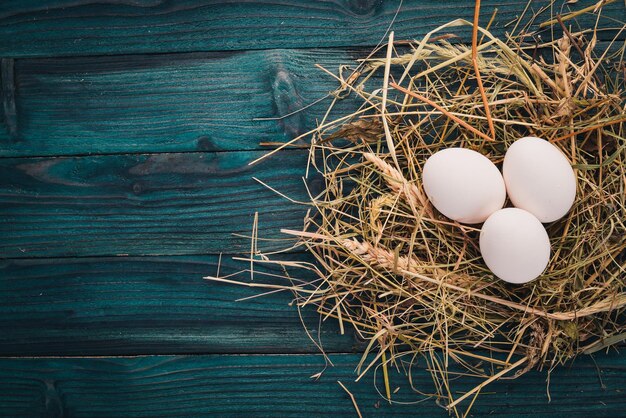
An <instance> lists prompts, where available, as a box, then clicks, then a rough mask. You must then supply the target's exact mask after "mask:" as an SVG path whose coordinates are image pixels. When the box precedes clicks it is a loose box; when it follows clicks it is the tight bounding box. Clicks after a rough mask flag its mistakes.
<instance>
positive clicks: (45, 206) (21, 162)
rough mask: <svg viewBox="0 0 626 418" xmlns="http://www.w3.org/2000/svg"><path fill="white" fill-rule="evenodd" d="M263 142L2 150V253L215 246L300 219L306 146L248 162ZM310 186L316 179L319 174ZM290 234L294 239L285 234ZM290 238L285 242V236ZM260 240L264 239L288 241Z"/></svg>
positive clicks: (226, 247) (271, 234)
mask: <svg viewBox="0 0 626 418" xmlns="http://www.w3.org/2000/svg"><path fill="white" fill-rule="evenodd" d="M261 155H263V153H261V152H229V153H219V152H218V153H215V152H214V153H186V154H153V155H145V154H140V155H109V156H97V157H73V158H37V159H19V158H18V159H13V158H6V159H0V178H1V179H2V182H0V236H2V240H1V241H0V258H12V257H53V256H63V257H67V256H93V255H118V254H126V255H162V254H165V255H172V254H217V253H220V252H230V253H233V254H235V253H239V252H242V251H248V250H249V248H250V239H248V238H240V237H237V236H234V235H233V234H244V235H247V236H250V234H251V232H252V224H253V218H254V213H255V211H259V227H258V230H259V237H261V238H265V239H272V238H283V239H284V238H285V236H284V235H282V236H281V235H280V233H279V230H280V228H283V227H284V228H302V225H303V217H304V214H305V212H306V207H305V206H301V205H296V204H291V203H289V202H288V201H287V200H285V199H284V198H283V197H280V196H278V195H277V194H276V193H274V192H272V191H270V190H268V189H267V188H265V187H264V186H262V185H260V184H258V183H257V182H255V181H254V180H253V178H252V177H257V178H259V179H261V180H263V181H265V182H266V183H267V184H269V185H271V186H273V187H275V188H277V189H278V190H280V191H281V192H282V193H284V194H286V195H287V196H291V197H292V198H296V199H300V200H302V201H304V200H305V199H306V198H307V197H306V190H305V187H304V184H303V182H302V179H301V177H302V176H303V175H304V170H305V168H306V160H307V156H308V155H307V152H303V151H287V152H284V153H282V154H281V156H280V158H271V159H267V160H265V161H263V162H261V163H260V164H257V165H254V166H250V165H248V163H249V162H251V161H252V160H254V159H255V158H258V157H260V156H261ZM310 187H311V190H312V191H313V193H315V192H316V190H318V188H319V183H318V182H317V181H316V180H312V182H311V184H310ZM288 242H293V241H292V240H288ZM288 242H287V243H288ZM287 243H285V242H284V241H279V242H275V241H262V242H261V241H260V243H259V248H264V249H272V248H284V247H285V246H287Z"/></svg>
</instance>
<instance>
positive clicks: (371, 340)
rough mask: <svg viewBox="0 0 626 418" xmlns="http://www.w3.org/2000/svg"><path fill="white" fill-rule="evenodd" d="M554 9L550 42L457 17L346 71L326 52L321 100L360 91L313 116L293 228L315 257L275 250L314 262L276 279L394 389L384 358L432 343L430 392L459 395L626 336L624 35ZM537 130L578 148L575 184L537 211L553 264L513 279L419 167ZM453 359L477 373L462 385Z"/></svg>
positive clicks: (572, 155)
mask: <svg viewBox="0 0 626 418" xmlns="http://www.w3.org/2000/svg"><path fill="white" fill-rule="evenodd" d="M552 23H554V24H555V25H556V24H557V22H552ZM558 23H559V24H560V26H561V27H562V36H561V35H559V36H558V37H557V38H556V39H553V40H551V41H547V42H541V41H539V40H538V39H536V38H534V40H533V38H532V37H529V36H527V35H524V33H526V31H525V30H524V28H522V29H520V30H519V31H518V32H517V33H518V34H517V35H515V36H509V37H507V38H506V39H499V38H497V37H495V36H493V35H492V34H491V33H490V32H489V30H487V29H483V28H478V27H477V26H475V25H473V24H472V23H470V22H467V21H463V20H457V21H454V22H451V23H449V24H446V25H444V26H442V27H440V28H438V29H437V30H435V31H433V32H431V33H430V34H429V35H427V36H426V37H425V38H424V39H422V40H420V41H414V42H410V43H406V42H403V43H394V42H393V36H391V37H390V42H389V43H388V44H387V45H383V46H381V47H380V48H379V49H378V50H377V51H374V52H373V53H372V54H370V55H369V56H368V57H366V58H365V59H363V60H359V61H358V62H357V63H355V65H354V66H353V67H350V66H344V67H342V68H341V70H340V71H339V74H338V75H335V74H333V73H331V72H330V71H327V70H325V71H327V72H328V73H329V74H331V75H332V76H333V77H335V78H336V79H337V81H338V83H339V88H338V90H337V91H335V92H333V95H332V98H331V101H332V104H331V109H329V112H328V113H327V115H330V114H332V112H331V111H332V108H333V106H337V103H340V102H341V100H343V99H345V98H346V97H347V96H350V97H351V98H358V100H360V101H361V103H362V105H361V106H360V108H359V109H358V110H357V111H355V112H352V113H350V114H344V115H340V117H337V118H333V120H329V119H330V117H327V118H326V119H324V120H322V121H320V123H319V125H318V127H317V128H316V129H315V130H314V131H312V132H309V133H308V134H307V135H310V145H309V149H310V156H311V158H310V160H309V166H308V168H307V173H308V176H309V177H314V176H316V175H317V176H321V178H323V184H324V187H323V190H322V192H321V193H319V194H317V195H315V196H311V201H310V202H309V204H310V205H312V206H313V207H314V210H312V211H310V214H309V215H308V216H307V217H306V219H305V227H304V229H303V230H302V231H284V232H285V233H287V234H292V235H295V236H297V237H298V245H300V246H303V247H306V249H307V250H308V251H309V252H310V253H311V254H313V255H314V256H315V258H316V260H317V263H315V264H309V263H301V262H298V261H276V262H277V263H279V264H280V263H282V264H283V265H285V266H289V267H293V266H297V267H301V268H303V269H305V270H307V271H309V272H313V273H314V274H315V275H316V277H315V279H314V280H312V281H305V282H299V281H289V282H287V283H286V284H285V285H284V288H286V289H290V290H291V291H293V292H294V294H295V301H296V302H297V304H298V306H300V307H304V306H309V305H314V306H315V307H316V309H317V311H318V312H319V313H320V315H322V316H323V317H332V318H336V320H337V321H339V324H340V326H341V328H342V330H343V329H344V327H345V326H351V327H353V328H354V330H355V331H356V333H358V335H360V336H361V337H362V338H363V339H365V340H366V341H367V342H368V344H367V345H366V347H365V353H364V355H363V360H362V361H361V363H360V364H359V367H358V369H357V372H358V373H359V375H363V374H365V373H366V372H367V371H368V370H371V369H372V368H373V367H374V368H377V367H381V368H382V371H383V375H384V382H385V392H386V394H385V396H386V397H389V398H391V391H390V387H389V382H388V374H387V369H388V368H389V367H393V366H394V365H396V364H397V362H398V361H399V359H401V358H417V357H420V356H421V357H424V358H425V359H426V363H427V365H428V367H427V368H428V370H429V371H430V372H431V373H432V376H433V378H434V381H435V383H436V384H435V386H434V387H435V388H436V391H435V392H436V393H435V394H434V395H433V396H436V397H437V398H438V400H439V401H440V402H441V403H442V404H443V405H445V406H446V407H447V408H449V409H451V410H454V411H456V407H457V405H458V404H459V402H461V401H463V400H465V399H468V398H469V399H468V402H469V401H470V400H471V399H472V397H473V396H475V395H477V394H478V393H479V392H480V390H481V389H482V387H484V386H485V385H486V384H488V383H490V382H492V381H494V380H497V379H498V378H500V377H503V376H505V375H507V376H518V375H520V374H523V373H524V372H526V371H528V370H530V369H532V368H543V367H547V366H549V367H548V368H552V367H553V366H555V365H559V364H562V363H564V362H565V361H567V360H569V359H572V358H573V357H574V356H576V355H578V354H581V353H592V352H595V351H598V350H602V349H604V348H606V347H608V346H610V345H612V344H615V343H617V342H620V341H622V340H623V339H624V338H626V337H625V334H624V332H625V329H624V328H625V327H626V324H625V321H624V316H623V314H624V307H625V306H626V293H625V281H626V260H625V257H624V251H625V248H626V224H625V223H626V192H625V191H626V139H625V134H626V132H625V126H624V122H625V121H626V112H625V107H624V100H623V87H624V77H623V75H624V73H623V71H624V63H623V61H622V59H621V57H622V56H623V54H624V47H623V45H622V46H621V49H620V48H619V47H616V45H615V44H614V43H611V44H610V45H608V48H607V47H606V45H605V46H604V47H603V48H601V49H599V48H597V47H596V36H595V34H596V31H595V30H593V29H591V30H584V31H578V32H573V31H568V30H567V28H566V26H565V25H564V24H563V21H562V20H559V22H558ZM460 26H470V27H473V28H474V31H475V34H474V37H473V40H474V42H473V45H472V46H466V45H464V44H461V43H457V42H455V38H454V37H451V36H450V35H449V33H450V32H451V31H454V29H455V28H458V27H460ZM558 27H559V26H557V28H558ZM438 35H443V36H438ZM378 55H381V56H378ZM529 135H530V136H537V137H541V138H544V139H546V140H548V141H549V142H550V143H552V144H553V145H555V146H557V147H558V148H559V149H560V150H561V151H562V152H563V154H564V155H565V156H566V157H567V158H568V159H569V160H570V162H571V165H572V167H573V169H574V171H575V175H576V177H577V197H576V201H575V203H574V205H573V207H572V208H571V210H570V211H569V213H568V214H567V215H566V216H565V217H564V218H562V219H560V220H558V221H556V222H553V223H550V224H546V225H545V227H546V229H547V231H548V234H549V236H550V243H551V247H552V252H551V259H550V262H549V265H548V267H547V269H546V270H545V271H544V273H543V274H542V275H541V276H540V277H539V278H537V279H536V280H534V281H532V282H530V283H527V284H524V285H513V284H508V283H505V282H503V281H501V280H499V279H498V278H497V277H495V276H494V275H493V274H492V273H491V272H490V271H489V269H488V268H487V267H486V265H485V263H484V261H483V259H482V258H481V255H480V251H479V247H478V238H479V232H480V225H478V226H468V225H462V224H459V223H457V222H454V221H451V220H450V219H447V218H446V217H444V216H443V215H441V214H440V213H438V212H437V210H436V209H434V208H433V206H432V205H431V204H430V203H429V201H428V200H427V198H426V197H425V194H424V191H423V188H422V182H421V172H422V168H423V165H424V163H425V161H426V160H427V158H428V157H429V156H431V155H432V154H433V153H435V152H437V151H439V150H442V149H445V148H449V147H463V148H468V149H472V150H475V151H478V152H480V153H481V154H482V155H484V156H486V157H487V158H489V159H490V160H491V161H492V162H494V163H495V164H496V165H500V164H501V163H502V161H503V158H504V154H505V151H506V150H507V148H508V147H509V146H510V145H511V144H512V143H513V142H514V141H515V140H517V139H519V138H521V137H523V136H529ZM292 144H293V143H292ZM255 258H256V259H259V258H261V259H264V260H269V259H271V256H269V257H268V256H265V255H263V254H256V255H255ZM290 277H291V278H293V276H290ZM279 287H281V286H279ZM406 356H408V357H406ZM452 364H454V365H455V367H457V369H458V367H461V368H462V369H463V373H466V374H468V375H471V376H474V377H476V376H479V377H481V379H482V381H481V383H480V384H478V385H477V386H476V387H474V388H473V389H472V390H469V391H466V392H465V393H464V394H462V395H458V394H457V393H456V392H455V391H454V390H453V389H452V388H451V385H450V381H451V380H452V378H453V377H454V376H458V373H459V372H458V370H457V371H455V372H454V375H453V374H452V372H451V371H450V366H451V365H452Z"/></svg>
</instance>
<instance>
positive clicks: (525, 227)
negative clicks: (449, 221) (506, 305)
mask: <svg viewBox="0 0 626 418" xmlns="http://www.w3.org/2000/svg"><path fill="white" fill-rule="evenodd" d="M480 253H481V254H482V256H483V260H484V261H485V264H487V267H489V269H490V270H491V271H492V272H493V274H495V275H496V276H498V277H499V278H500V279H502V280H504V281H506V282H509V283H527V282H529V281H531V280H533V279H536V278H537V277H539V276H540V275H541V273H542V272H543V271H544V270H545V268H546V266H547V265H548V262H549V261H550V239H549V238H548V233H547V232H546V230H545V228H544V227H543V225H542V224H541V222H539V220H538V219H537V218H535V216H533V215H532V214H531V213H529V212H526V211H525V210H522V209H517V208H506V209H502V210H499V211H497V212H495V213H494V214H493V215H491V216H490V217H489V218H488V219H487V221H485V224H484V225H483V227H482V230H481V231H480Z"/></svg>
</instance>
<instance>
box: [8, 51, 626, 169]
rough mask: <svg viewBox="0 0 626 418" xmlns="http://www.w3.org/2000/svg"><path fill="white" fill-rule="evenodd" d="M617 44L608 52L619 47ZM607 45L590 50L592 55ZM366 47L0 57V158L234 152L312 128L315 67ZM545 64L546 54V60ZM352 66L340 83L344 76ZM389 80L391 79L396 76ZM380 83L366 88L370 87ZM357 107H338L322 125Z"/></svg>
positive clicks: (350, 59)
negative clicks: (0, 91)
mask: <svg viewBox="0 0 626 418" xmlns="http://www.w3.org/2000/svg"><path fill="white" fill-rule="evenodd" d="M623 46H624V45H623V42H622V43H621V44H620V43H619V42H617V43H614V44H613V45H612V47H611V51H612V52H617V51H618V50H619V48H623ZM608 47H609V46H608V44H607V43H606V42H599V43H598V44H597V45H596V51H597V53H598V55H601V54H602V53H603V52H604V51H605V50H606V49H607V48H608ZM369 52H370V51H369V50H368V49H331V48H327V49H309V50H295V49H293V50H285V49H280V50H266V51H244V52H213V53H190V54H156V55H126V56H114V57H75V58H38V59H21V60H12V59H3V60H2V63H1V64H2V74H1V75H0V76H1V78H2V86H3V89H2V93H3V95H2V99H3V107H2V109H3V114H4V118H3V119H2V121H3V122H4V123H0V125H4V126H0V157H22V156H24V157H27V156H55V155H77V154H78V155H84V154H102V153H137V152H191V151H240V150H259V149H268V148H272V147H267V146H260V145H259V144H260V143H262V142H273V143H281V142H286V141H289V140H291V139H293V138H294V137H296V136H298V135H300V134H302V133H304V132H308V131H310V130H311V129H314V128H315V127H316V126H317V125H318V123H319V121H321V120H322V118H323V117H324V114H325V112H326V110H327V108H328V106H329V104H330V102H331V98H327V99H325V100H324V101H322V102H319V103H317V104H316V105H314V106H311V107H308V108H307V109H306V110H304V111H302V112H299V113H296V114H293V115H291V116H288V117H285V118H283V119H280V120H255V118H268V117H270V118H272V117H273V118H276V117H282V116H285V115H289V114H292V113H293V112H294V111H297V110H299V109H302V108H303V107H304V106H306V105H308V104H311V103H314V102H315V101H317V100H318V99H320V98H323V97H324V96H327V95H328V93H329V92H330V91H333V90H335V89H336V88H337V87H338V84H337V83H336V82H335V80H334V79H333V78H331V77H330V76H328V75H327V74H325V73H323V72H322V71H321V70H319V69H318V68H315V64H320V65H322V66H323V67H325V68H327V69H329V70H330V71H333V72H336V71H337V70H338V68H339V67H340V65H342V64H348V65H352V68H355V67H356V62H355V60H356V59H358V58H362V57H365V56H367V54H368V53H369ZM546 59H549V57H546ZM349 71H350V70H348V69H346V70H344V74H345V75H344V76H345V77H347V76H348V75H349ZM392 74H393V73H392ZM381 78H382V74H381V77H374V78H373V79H371V80H370V81H369V82H368V88H369V89H370V90H374V89H376V88H379V87H380V86H381V85H382V79H381ZM361 104H362V100H360V99H358V98H355V97H354V95H351V96H348V97H346V98H345V99H343V100H340V101H338V102H337V104H336V105H335V108H334V111H333V112H331V113H330V115H329V117H328V120H332V119H334V118H337V117H340V116H345V115H347V114H350V113H352V112H353V111H354V110H355V109H356V108H357V107H358V106H359V105H361Z"/></svg>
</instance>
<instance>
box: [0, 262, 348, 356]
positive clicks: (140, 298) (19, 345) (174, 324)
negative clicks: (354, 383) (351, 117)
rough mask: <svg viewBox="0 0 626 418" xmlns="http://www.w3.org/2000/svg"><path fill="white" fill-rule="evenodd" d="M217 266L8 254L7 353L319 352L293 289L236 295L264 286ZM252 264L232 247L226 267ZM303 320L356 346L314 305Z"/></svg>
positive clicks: (332, 347) (339, 343)
mask: <svg viewBox="0 0 626 418" xmlns="http://www.w3.org/2000/svg"><path fill="white" fill-rule="evenodd" d="M290 259H302V260H304V259H305V257H304V256H299V255H292V256H291V257H290ZM306 259H307V260H308V258H306ZM217 264H218V257H217V256H196V257H139V258H133V257H112V258H108V257H103V258H79V259H30V260H5V261H0V355H4V356H18V355H19V356H25V355H27V356H37V355H133V354H154V353H156V354H161V353H168V354H179V353H187V354H197V353H311V352H312V353H317V352H319V351H318V349H317V348H316V347H315V345H314V344H313V343H312V342H311V341H310V340H309V338H308V337H307V335H306V333H305V331H304V329H303V327H302V323H301V321H300V318H299V316H298V312H297V310H296V308H295V307H293V306H289V303H290V301H291V294H290V293H288V292H282V293H275V294H272V295H267V296H264V297H259V298H253V299H248V300H244V301H239V302H237V299H240V298H244V297H250V296H254V295H258V294H260V293H263V292H264V291H263V290H262V289H250V288H244V287H241V286H235V285H228V284H222V283H215V282H208V281H205V280H203V279H202V277H203V276H206V275H215V274H216V273H217ZM248 267H249V264H246V263H243V262H236V261H233V260H232V259H231V257H230V256H228V255H224V256H223V257H222V263H221V266H220V275H221V276H224V275H228V274H232V273H235V272H237V271H241V270H245V269H246V268H248ZM264 273H267V274H282V271H280V269H278V268H276V267H275V268H271V267H270V266H268V267H263V266H257V267H256V279H255V280H256V281H257V282H259V281H263V282H268V283H282V284H285V283H286V282H285V281H282V282H281V280H280V279H273V278H272V277H268V276H267V275H264ZM294 274H296V272H294ZM297 274H298V276H295V277H300V278H303V279H304V278H305V277H303V276H302V274H303V273H302V271H299V272H297ZM238 280H243V281H249V275H243V276H239V278H238ZM302 318H303V321H304V323H305V324H306V325H307V329H308V330H309V332H310V333H311V335H312V336H313V337H314V338H321V341H322V343H323V344H324V347H325V349H326V350H328V351H329V352H338V351H339V352H346V351H352V350H353V349H355V344H356V341H355V339H354V337H353V334H352V332H351V331H350V329H347V330H346V335H344V336H341V335H340V332H339V328H338V326H337V324H336V322H335V321H328V322H327V323H325V324H324V326H322V327H321V328H319V323H318V322H319V315H318V314H317V313H316V312H315V311H314V310H313V309H304V310H302ZM318 331H321V334H320V332H318Z"/></svg>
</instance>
